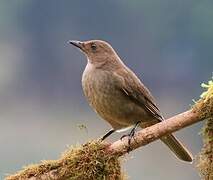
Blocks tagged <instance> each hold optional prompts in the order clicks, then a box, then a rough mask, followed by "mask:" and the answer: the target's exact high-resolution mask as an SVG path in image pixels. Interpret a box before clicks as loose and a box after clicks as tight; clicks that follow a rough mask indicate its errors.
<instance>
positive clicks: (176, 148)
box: [161, 134, 193, 162]
mask: <svg viewBox="0 0 213 180" xmlns="http://www.w3.org/2000/svg"><path fill="white" fill-rule="evenodd" d="M161 141H163V142H164V143H165V144H166V145H167V146H168V147H169V149H170V150H171V151H172V152H173V153H174V154H175V155H176V156H177V157H178V158H179V159H181V160H183V161H187V162H192V161H193V157H192V155H191V153H190V152H189V151H188V150H187V149H186V148H185V147H184V145H183V144H182V143H181V142H179V141H178V140H177V139H176V137H175V136H173V135H172V134H171V135H167V136H164V137H162V138H161Z"/></svg>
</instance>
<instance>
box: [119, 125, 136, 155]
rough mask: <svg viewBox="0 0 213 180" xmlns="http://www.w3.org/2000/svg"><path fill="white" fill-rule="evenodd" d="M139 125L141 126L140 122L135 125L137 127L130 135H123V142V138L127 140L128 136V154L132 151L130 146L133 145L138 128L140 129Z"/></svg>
mask: <svg viewBox="0 0 213 180" xmlns="http://www.w3.org/2000/svg"><path fill="white" fill-rule="evenodd" d="M139 124H140V122H137V123H136V124H135V126H134V127H133V128H132V130H131V131H130V133H129V134H125V135H123V136H122V137H121V138H120V140H122V139H123V138H125V137H127V136H128V147H127V152H128V153H129V152H130V151H131V146H130V145H131V140H132V138H134V135H135V132H136V129H137V127H138V125H139Z"/></svg>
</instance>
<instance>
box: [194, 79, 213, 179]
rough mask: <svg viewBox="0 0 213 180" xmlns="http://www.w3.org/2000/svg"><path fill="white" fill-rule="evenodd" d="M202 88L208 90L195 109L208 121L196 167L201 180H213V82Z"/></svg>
mask: <svg viewBox="0 0 213 180" xmlns="http://www.w3.org/2000/svg"><path fill="white" fill-rule="evenodd" d="M202 87H204V88H207V90H206V91H205V92H204V93H203V94H202V95H201V99H200V100H199V101H198V103H196V105H195V107H196V108H195V109H197V110H198V111H199V112H200V113H199V114H200V117H201V118H203V119H206V122H205V124H204V127H203V128H202V131H201V134H202V137H203V148H202V150H201V152H200V153H199V155H198V157H197V163H196V166H197V168H198V170H199V172H200V175H201V179H202V180H210V179H213V82H212V81H209V82H208V84H202Z"/></svg>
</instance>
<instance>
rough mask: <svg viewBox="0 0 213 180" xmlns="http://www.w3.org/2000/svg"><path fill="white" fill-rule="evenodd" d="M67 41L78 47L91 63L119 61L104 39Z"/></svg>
mask: <svg viewBox="0 0 213 180" xmlns="http://www.w3.org/2000/svg"><path fill="white" fill-rule="evenodd" d="M69 43H70V44H72V45H74V46H76V47H77V48H79V49H80V50H81V51H82V52H83V53H84V54H85V55H86V56H87V59H88V61H89V62H90V63H92V64H100V63H101V64H102V63H106V62H110V63H113V62H114V63H115V62H116V61H120V58H119V57H118V56H117V54H116V52H115V51H114V49H113V48H112V46H111V45H110V44H109V43H107V42H105V41H101V40H90V41H83V42H82V41H69Z"/></svg>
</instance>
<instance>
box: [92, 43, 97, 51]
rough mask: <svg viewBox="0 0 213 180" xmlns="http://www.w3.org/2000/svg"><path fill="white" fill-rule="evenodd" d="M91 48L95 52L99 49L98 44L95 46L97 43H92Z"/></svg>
mask: <svg viewBox="0 0 213 180" xmlns="http://www.w3.org/2000/svg"><path fill="white" fill-rule="evenodd" d="M91 48H92V50H93V51H95V50H96V49H97V46H96V44H95V43H92V44H91Z"/></svg>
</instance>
